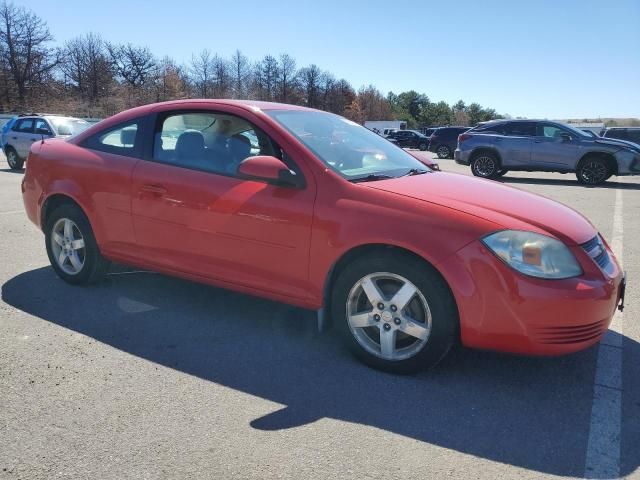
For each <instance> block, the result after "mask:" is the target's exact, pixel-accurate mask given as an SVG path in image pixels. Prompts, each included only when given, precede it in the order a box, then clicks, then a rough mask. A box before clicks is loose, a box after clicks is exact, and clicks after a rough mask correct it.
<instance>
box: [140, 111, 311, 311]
mask: <svg viewBox="0 0 640 480" xmlns="http://www.w3.org/2000/svg"><path fill="white" fill-rule="evenodd" d="M154 124H155V126H154V131H153V143H154V147H153V153H152V155H151V158H148V159H146V160H142V161H140V162H139V163H138V165H136V168H135V170H134V173H133V182H132V188H133V191H132V213H133V223H134V229H135V235H136V242H137V243H138V246H139V252H140V254H141V255H142V256H144V257H145V260H146V261H148V262H150V263H153V264H157V265H158V266H160V267H163V268H168V269H170V270H173V271H176V272H185V273H189V274H192V275H197V276H199V277H203V278H209V279H213V280H217V281H222V282H226V283H230V284H234V285H239V286H243V287H249V288H251V289H258V290H261V291H269V292H274V293H277V294H280V295H285V296H288V297H294V298H305V297H308V292H309V291H310V290H309V288H308V265H309V248H310V238H311V221H312V216H313V206H314V199H315V184H314V183H312V181H311V180H312V179H307V184H306V186H305V187H304V188H295V187H283V186H278V185H272V184H270V183H267V182H262V181H258V180H247V179H244V178H240V177H239V176H238V174H237V173H236V171H234V167H233V165H234V164H237V163H238V162H239V161H241V160H242V159H244V158H246V157H248V156H251V155H258V154H261V155H275V156H280V157H281V158H282V156H283V153H282V152H281V151H280V150H279V147H278V146H277V145H275V143H274V142H272V141H271V139H270V138H269V137H268V136H267V135H266V134H265V133H264V132H262V131H261V130H259V129H258V128H256V127H254V126H253V125H252V124H250V123H249V122H248V121H247V120H246V119H244V118H242V117H241V116H239V115H230V114H228V113H225V112H212V111H168V112H162V113H160V114H158V116H157V119H156V120H155V121H154ZM240 136H243V137H244V138H245V139H248V141H249V142H250V145H247V144H246V140H240V139H239V137H240ZM252 139H253V142H252ZM239 143H242V144H243V145H240V144H239ZM242 148H244V151H243V150H242ZM243 156H244V158H242V157H243ZM285 158H286V157H285ZM286 161H288V162H291V161H290V160H286ZM290 166H291V168H292V169H295V168H296V167H295V165H290Z"/></svg>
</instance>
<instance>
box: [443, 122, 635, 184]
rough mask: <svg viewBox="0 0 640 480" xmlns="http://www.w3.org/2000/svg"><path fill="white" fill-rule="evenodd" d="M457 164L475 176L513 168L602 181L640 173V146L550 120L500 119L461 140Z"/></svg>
mask: <svg viewBox="0 0 640 480" xmlns="http://www.w3.org/2000/svg"><path fill="white" fill-rule="evenodd" d="M455 159H456V162H457V163H460V164H462V165H471V171H472V172H473V174H474V175H476V176H478V177H484V178H496V177H499V176H501V175H504V174H505V173H507V172H508V171H509V170H525V171H528V172H534V171H545V172H561V173H568V172H575V174H576V177H577V178H578V181H579V182H580V183H583V184H585V185H599V184H601V183H603V182H604V181H606V180H607V179H608V178H609V177H611V176H612V175H634V174H640V147H639V146H637V145H634V144H633V143H631V142H625V141H623V140H614V139H610V138H594V137H592V136H591V135H588V134H586V133H584V132H583V131H582V130H578V129H576V128H573V127H571V126H569V125H565V124H561V123H557V122H550V121H547V120H507V121H504V120H497V121H494V122H489V123H486V124H484V125H481V126H478V127H476V128H474V129H472V130H470V131H468V132H466V133H464V134H463V135H460V137H459V138H458V148H457V149H456V151H455Z"/></svg>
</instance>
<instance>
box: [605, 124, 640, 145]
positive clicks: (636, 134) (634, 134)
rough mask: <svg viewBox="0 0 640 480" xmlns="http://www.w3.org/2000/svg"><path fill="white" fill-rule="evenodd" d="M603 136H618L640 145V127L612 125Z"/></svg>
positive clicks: (620, 138)
mask: <svg viewBox="0 0 640 480" xmlns="http://www.w3.org/2000/svg"><path fill="white" fill-rule="evenodd" d="M602 136H603V137H604V138H617V139H619V140H626V141H628V142H633V143H635V144H637V145H640V127H610V128H607V129H606V130H605V131H604V132H603V134H602Z"/></svg>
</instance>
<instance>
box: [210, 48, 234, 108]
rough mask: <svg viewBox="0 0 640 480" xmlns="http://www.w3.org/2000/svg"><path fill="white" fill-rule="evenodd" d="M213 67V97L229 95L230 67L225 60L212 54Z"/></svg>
mask: <svg viewBox="0 0 640 480" xmlns="http://www.w3.org/2000/svg"><path fill="white" fill-rule="evenodd" d="M211 66H212V68H213V96H214V98H229V97H231V93H232V92H231V86H232V85H231V84H232V79H231V67H230V64H229V62H228V61H227V60H225V59H224V58H222V57H220V56H218V55H214V56H213V58H212V59H211Z"/></svg>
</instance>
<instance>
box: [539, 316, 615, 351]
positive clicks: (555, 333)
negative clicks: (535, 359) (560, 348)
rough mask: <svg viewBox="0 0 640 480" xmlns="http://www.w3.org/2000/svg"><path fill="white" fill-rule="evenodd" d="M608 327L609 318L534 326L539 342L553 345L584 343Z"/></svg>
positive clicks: (595, 337) (593, 338)
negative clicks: (566, 324) (580, 323)
mask: <svg viewBox="0 0 640 480" xmlns="http://www.w3.org/2000/svg"><path fill="white" fill-rule="evenodd" d="M606 329H607V319H603V320H599V321H597V322H593V323H589V324H586V325H578V326H571V327H567V326H558V327H536V326H534V327H533V333H534V335H535V339H536V341H537V342H538V343H545V344H551V345H557V344H566V343H582V342H588V341H589V340H595V339H597V338H598V337H599V336H600V335H602V334H603V333H604V332H605V331H606Z"/></svg>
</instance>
